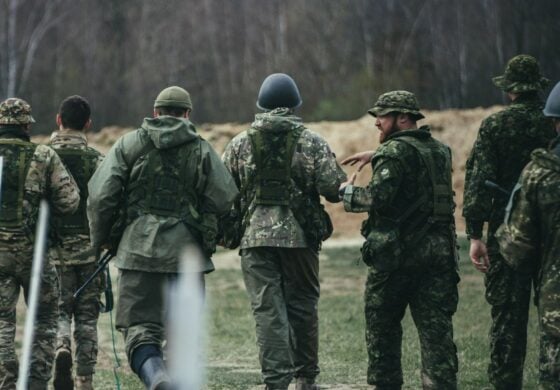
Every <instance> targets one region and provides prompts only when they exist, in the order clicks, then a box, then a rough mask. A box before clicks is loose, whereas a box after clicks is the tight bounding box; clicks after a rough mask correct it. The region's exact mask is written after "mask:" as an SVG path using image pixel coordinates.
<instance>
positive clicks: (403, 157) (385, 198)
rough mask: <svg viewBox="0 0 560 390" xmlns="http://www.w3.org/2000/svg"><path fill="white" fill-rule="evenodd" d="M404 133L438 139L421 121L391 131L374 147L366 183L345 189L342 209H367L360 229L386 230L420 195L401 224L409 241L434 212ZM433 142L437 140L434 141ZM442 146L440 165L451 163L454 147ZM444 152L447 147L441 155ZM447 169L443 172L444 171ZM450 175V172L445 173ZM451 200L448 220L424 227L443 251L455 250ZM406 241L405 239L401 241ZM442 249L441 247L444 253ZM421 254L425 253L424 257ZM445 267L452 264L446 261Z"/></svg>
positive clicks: (425, 177) (424, 173) (425, 176)
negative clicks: (415, 125)
mask: <svg viewBox="0 0 560 390" xmlns="http://www.w3.org/2000/svg"><path fill="white" fill-rule="evenodd" d="M401 137H414V138H416V139H419V140H426V141H428V140H434V139H433V138H432V136H431V132H430V128H429V127H428V126H422V127H420V128H419V129H417V130H405V131H399V132H396V133H393V134H391V135H390V136H389V137H388V138H387V140H386V141H385V142H383V143H382V144H381V145H380V146H379V148H378V149H377V150H376V152H375V154H374V156H373V159H372V162H371V164H372V170H373V172H372V178H371V181H370V183H369V185H368V186H367V187H365V188H364V187H358V186H348V187H346V188H345V190H344V195H343V200H344V209H345V210H346V211H348V212H353V213H360V212H368V219H367V220H366V221H364V224H363V227H362V234H363V235H364V236H367V235H368V234H369V233H370V232H371V231H372V230H374V229H375V230H380V231H384V230H386V229H388V228H389V227H391V226H394V227H395V226H397V225H398V224H397V223H395V221H398V220H400V219H402V217H403V214H405V213H406V212H407V210H409V209H410V207H412V206H413V205H414V204H415V202H417V201H418V200H419V199H422V198H423V199H426V201H425V202H423V204H422V205H420V206H419V207H418V208H417V209H416V210H415V211H414V212H412V214H411V215H410V216H408V217H407V218H405V219H404V221H403V223H401V224H400V228H399V231H400V237H401V238H402V239H403V240H409V239H411V238H413V237H414V236H415V235H417V234H419V232H420V230H421V229H422V228H423V227H424V226H426V221H427V218H428V217H429V216H430V215H431V213H432V206H431V205H432V203H431V202H430V201H429V199H431V196H432V182H431V179H430V176H429V173H428V170H427V168H426V167H425V164H424V163H423V162H422V160H421V158H420V156H419V153H418V152H417V151H416V149H414V148H413V147H412V146H410V145H409V144H407V143H405V142H401V141H399V138H401ZM434 141H435V140H434ZM435 142H436V143H437V144H439V145H440V149H441V151H442V154H441V155H440V156H434V159H435V158H436V157H437V158H438V159H441V161H440V160H436V161H435V163H436V166H437V168H438V169H439V168H440V167H441V166H443V165H445V164H448V166H450V165H451V161H450V159H451V151H450V149H449V148H448V147H447V146H445V145H443V144H441V143H440V142H439V141H435ZM443 151H446V153H445V154H443ZM443 174H445V173H443V172H442V175H443ZM446 174H447V175H449V174H450V172H447V173H446ZM450 202H451V204H450V205H449V211H448V216H449V221H448V222H447V223H438V224H435V225H433V226H432V227H431V228H429V230H427V231H426V232H424V236H423V237H422V238H423V241H424V242H427V241H430V240H431V241H432V242H434V243H437V245H438V246H442V247H444V248H443V249H442V251H444V252H445V253H451V252H450V251H451V250H453V251H454V222H453V207H454V204H453V201H452V200H451V201H450ZM403 242H404V241H403ZM442 253H443V252H442ZM420 257H421V256H420ZM444 266H454V263H453V262H448V264H444Z"/></svg>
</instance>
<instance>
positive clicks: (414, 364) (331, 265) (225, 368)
mask: <svg viewBox="0 0 560 390" xmlns="http://www.w3.org/2000/svg"><path fill="white" fill-rule="evenodd" d="M466 245H467V242H466V241H464V240H462V241H461V247H462V253H461V255H462V256H461V267H460V272H461V282H460V284H459V294H460V295H459V296H460V300H459V309H458V311H457V314H456V315H455V317H454V325H455V340H456V343H457V348H458V351H459V364H460V366H459V388H460V389H469V390H470V389H473V390H475V389H478V390H479V389H483V388H485V387H487V386H488V382H487V379H486V378H487V376H486V367H487V365H488V336H487V335H488V328H489V321H490V318H489V306H488V305H487V303H486V302H485V300H484V288H483V278H482V275H481V274H479V273H478V272H477V271H475V270H474V268H473V267H472V266H471V265H470V263H468V258H467V253H466ZM358 257H359V247H358V246H357V245H356V244H355V243H354V244H353V245H351V246H340V245H336V246H329V247H328V248H324V249H323V251H322V252H321V263H320V266H321V271H320V278H321V300H320V306H319V316H320V366H321V371H322V373H321V375H320V376H319V378H318V380H319V381H320V383H321V384H322V385H323V386H324V388H328V389H365V388H367V386H366V377H365V375H366V366H367V357H366V350H365V344H364V316H363V295H362V294H363V286H364V282H365V277H366V271H367V270H366V267H365V266H364V265H363V264H361V263H360V262H358ZM215 263H216V266H217V270H216V271H215V272H214V273H213V274H211V275H210V276H208V277H207V279H206V280H207V292H208V307H209V311H210V312H209V315H208V321H207V322H208V325H207V328H208V333H209V337H208V342H207V345H208V351H207V356H206V359H207V372H206V376H207V387H206V388H207V389H257V388H262V386H261V381H260V369H259V365H258V360H257V356H258V355H257V348H256V344H255V334H254V322H253V318H252V315H251V312H250V308H249V302H248V299H247V296H246V293H245V288H244V285H243V280H242V277H241V271H240V268H239V259H238V257H237V255H236V253H234V252H221V253H219V254H218V255H217V256H216V259H215ZM115 274H116V272H113V275H115ZM531 310H532V313H531V320H530V329H529V348H528V356H527V360H526V364H525V367H526V368H525V387H524V388H525V389H535V388H536V382H537V379H536V378H537V349H538V348H537V344H538V336H537V326H536V318H535V315H534V312H535V310H534V308H532V309H531ZM19 314H20V317H21V316H22V314H23V310H20V311H19ZM403 328H404V340H403V370H404V378H405V384H404V386H403V388H405V389H420V388H421V385H420V350H419V344H418V338H417V334H416V330H415V328H414V325H413V323H412V320H411V318H410V316H409V314H408V313H407V315H406V317H405V319H404V322H403ZM22 329H23V326H22V324H20V326H19V327H18V333H20V332H21V330H22ZM110 329H111V326H110V317H109V315H108V314H103V315H102V317H101V320H100V324H99V330H100V352H99V363H98V367H97V374H96V376H95V381H94V384H95V387H96V389H101V390H105V389H115V388H116V384H115V378H114V373H113V366H114V364H115V359H114V357H113V352H112V343H111V330H110ZM115 338H116V348H117V353H118V356H119V358H120V368H118V369H116V372H117V373H118V376H119V379H120V387H121V389H142V388H143V387H142V385H141V384H140V382H139V381H138V380H137V378H136V376H135V375H134V374H132V372H131V371H130V369H129V368H128V363H127V361H126V358H125V355H124V352H123V343H122V338H121V335H120V334H118V333H116V334H115Z"/></svg>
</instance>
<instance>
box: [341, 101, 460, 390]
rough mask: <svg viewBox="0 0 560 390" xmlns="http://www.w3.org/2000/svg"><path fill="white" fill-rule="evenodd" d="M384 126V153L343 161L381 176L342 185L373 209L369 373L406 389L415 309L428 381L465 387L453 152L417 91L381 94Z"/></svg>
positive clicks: (368, 229) (365, 254)
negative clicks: (409, 327) (434, 129)
mask: <svg viewBox="0 0 560 390" xmlns="http://www.w3.org/2000/svg"><path fill="white" fill-rule="evenodd" d="M368 112H369V113H370V114H371V115H373V116H374V117H376V118H377V119H376V122H375V125H376V126H377V128H378V129H379V131H380V135H379V141H380V144H381V145H380V146H379V148H378V149H377V151H376V152H375V153H374V152H363V153H360V154H357V155H354V156H351V157H349V158H346V159H345V160H344V161H343V162H342V164H348V163H351V164H355V163H359V164H360V165H359V169H361V168H362V167H363V166H364V165H365V164H367V163H368V162H371V165H372V169H373V172H372V178H371V182H370V184H369V185H368V186H367V187H365V188H362V187H357V186H354V185H353V184H354V180H355V178H356V173H354V174H353V175H352V176H351V177H350V179H349V180H348V181H347V182H345V183H343V185H342V186H341V196H342V197H343V200H344V209H345V210H346V211H349V212H355V213H359V212H367V213H368V219H367V220H365V221H364V223H363V225H362V234H363V236H364V237H365V238H366V241H365V243H364V246H363V247H362V259H363V261H364V262H365V263H366V264H367V265H368V266H369V271H368V277H367V281H366V288H365V296H364V299H365V315H366V343H367V350H368V357H369V365H368V373H367V381H368V383H369V384H371V385H373V388H374V389H378V390H394V389H400V388H401V386H402V384H403V377H402V369H401V342H402V328H401V320H402V318H403V316H404V313H405V310H406V307H407V306H409V307H410V312H411V314H412V318H413V319H414V323H415V324H416V328H417V330H418V336H419V337H420V346H421V351H422V387H423V388H424V389H455V388H457V379H456V374H457V350H456V347H455V344H454V342H453V324H452V317H453V314H454V313H455V311H456V309H457V302H458V294H457V283H458V281H459V276H458V274H457V252H456V235H455V224H454V219H453V210H454V208H455V203H454V201H453V190H452V186H451V150H450V148H449V147H448V146H446V145H444V144H442V143H441V142H439V141H437V140H435V139H434V138H433V137H432V135H431V133H430V128H429V127H428V126H422V127H420V128H418V127H417V124H416V122H417V121H418V120H420V119H422V118H424V115H422V114H421V113H420V111H419V108H418V102H417V100H416V97H415V96H414V94H412V93H410V92H407V91H392V92H387V93H384V94H382V95H381V96H380V97H379V99H378V100H377V102H376V103H375V105H374V107H373V108H371V109H370V110H369V111H368Z"/></svg>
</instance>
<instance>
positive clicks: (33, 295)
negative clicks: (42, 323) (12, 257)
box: [17, 200, 49, 390]
mask: <svg viewBox="0 0 560 390" xmlns="http://www.w3.org/2000/svg"><path fill="white" fill-rule="evenodd" d="M48 217H49V206H48V204H47V202H46V201H45V200H42V201H41V207H40V209H39V220H38V222H37V230H36V234H35V248H34V252H33V265H32V267H31V281H30V283H29V297H28V300H27V304H28V307H27V316H26V317H25V329H24V332H23V345H22V354H21V355H22V357H21V362H20V365H19V374H18V383H17V390H27V380H28V377H29V366H30V365H31V350H32V346H33V338H34V336H35V334H34V333H35V317H36V315H37V306H38V303H39V293H40V290H41V274H42V270H43V261H44V258H45V249H46V247H47V228H48Z"/></svg>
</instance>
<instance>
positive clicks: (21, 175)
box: [0, 139, 37, 228]
mask: <svg viewBox="0 0 560 390" xmlns="http://www.w3.org/2000/svg"><path fill="white" fill-rule="evenodd" d="M36 148H37V145H35V144H33V143H31V142H26V141H22V140H13V139H10V140H6V139H0V156H2V157H3V167H2V178H1V180H2V181H1V182H0V186H1V194H0V196H1V199H0V202H1V203H0V204H1V208H0V227H2V228H23V227H24V226H23V198H24V193H25V179H26V178H27V173H28V172H29V167H30V164H31V159H32V157H33V154H34V153H35V149H36Z"/></svg>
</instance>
